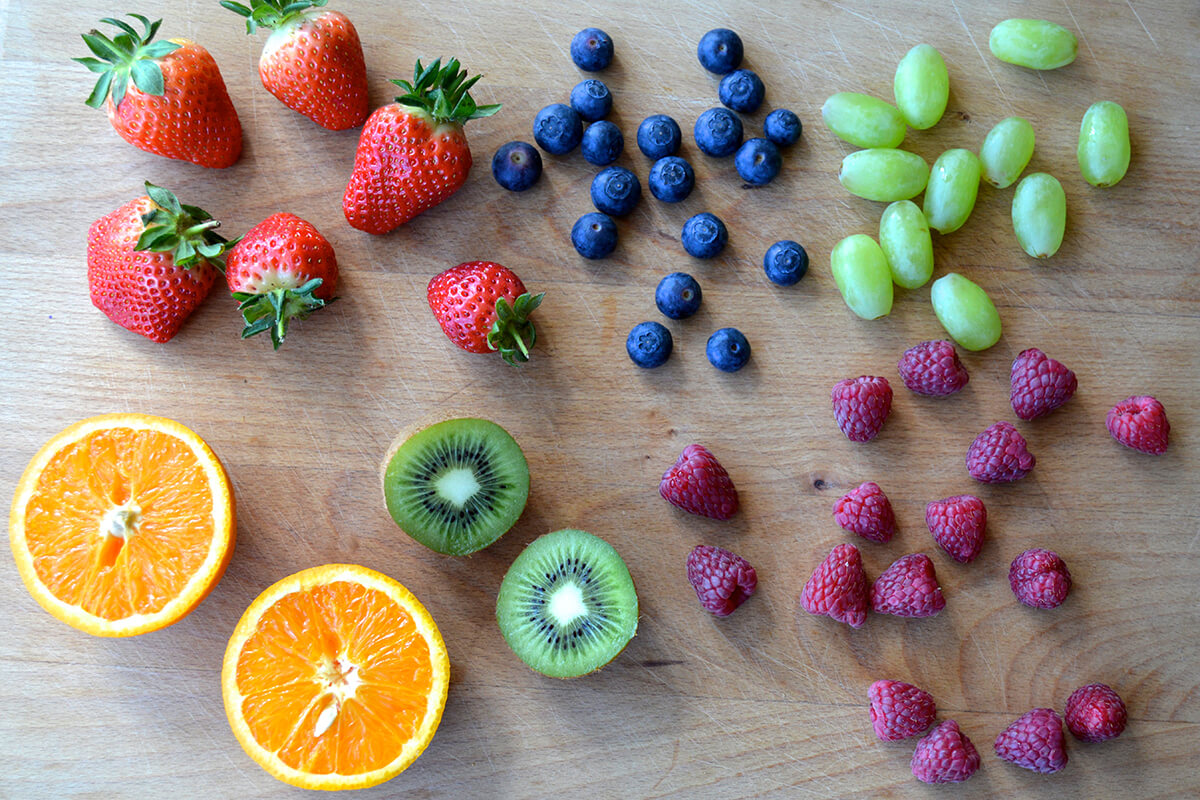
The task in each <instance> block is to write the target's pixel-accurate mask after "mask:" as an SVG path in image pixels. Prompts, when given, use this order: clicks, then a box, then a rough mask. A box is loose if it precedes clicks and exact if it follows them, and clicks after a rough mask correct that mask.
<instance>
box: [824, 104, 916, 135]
mask: <svg viewBox="0 0 1200 800" xmlns="http://www.w3.org/2000/svg"><path fill="white" fill-rule="evenodd" d="M821 117H822V119H824V120H825V125H826V126H827V127H828V128H829V130H831V131H833V132H834V133H835V134H837V135H838V136H839V137H841V138H842V139H845V140H846V141H847V142H849V143H850V144H852V145H854V146H855V147H896V146H897V145H899V144H900V143H901V142H902V141H904V117H902V116H900V109H898V108H896V107H895V106H894V105H892V104H891V103H888V102H887V101H884V100H880V99H879V98H878V97H871V96H870V95H869V94H859V93H858V92H838V93H837V94H835V95H832V96H831V97H830V98H829V99H828V100H826V101H825V105H823V106H821Z"/></svg>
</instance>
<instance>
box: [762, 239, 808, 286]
mask: <svg viewBox="0 0 1200 800" xmlns="http://www.w3.org/2000/svg"><path fill="white" fill-rule="evenodd" d="M763 271H764V272H766V273H767V277H768V278H770V280H771V283H775V284H778V285H780V286H791V285H792V284H794V283H797V282H798V281H799V280H800V279H801V278H803V277H804V273H806V272H808V253H807V252H806V251H805V250H804V248H803V247H801V246H800V245H799V244H797V243H796V242H793V241H792V240H790V239H784V240H782V241H779V242H776V243H775V244H773V245H771V246H770V247H768V248H767V254H766V255H765V256H763Z"/></svg>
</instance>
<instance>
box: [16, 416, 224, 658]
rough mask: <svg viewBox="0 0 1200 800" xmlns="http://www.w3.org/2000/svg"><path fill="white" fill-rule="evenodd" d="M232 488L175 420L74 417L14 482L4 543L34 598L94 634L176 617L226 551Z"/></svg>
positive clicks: (134, 630)
mask: <svg viewBox="0 0 1200 800" xmlns="http://www.w3.org/2000/svg"><path fill="white" fill-rule="evenodd" d="M234 535H235V521H234V501H233V490H232V488H231V486H230V483H229V478H228V476H227V475H226V474H225V470H224V468H223V467H222V466H221V463H220V461H219V460H218V459H217V456H216V455H215V454H214V453H213V451H212V450H211V449H210V448H209V447H208V445H207V444H205V443H204V441H203V440H202V439H201V438H200V437H199V436H197V435H196V434H195V433H194V432H192V431H191V430H189V429H188V428H185V427H184V426H183V425H180V424H179V423H177V422H174V421H172V420H169V419H164V418H162V417H151V416H147V415H144V414H107V415H104V416H99V417H91V418H89V419H85V420H82V421H81V422H77V423H75V424H74V425H72V426H71V427H69V428H67V429H66V430H64V431H62V432H61V433H59V434H58V435H57V436H55V437H54V438H52V439H51V440H50V441H49V442H47V443H46V445H45V446H43V447H42V449H41V450H40V451H39V452H38V454H37V455H36V456H34V458H33V460H32V461H31V462H30V463H29V466H28V467H26V469H25V473H24V475H22V477H21V480H20V482H19V483H18V485H17V491H16V495H15V497H14V498H13V506H12V511H11V513H10V515H9V540H10V543H11V545H12V550H13V557H14V558H15V560H16V562H17V569H18V570H19V571H20V573H21V577H22V578H23V579H24V581H25V585H26V587H27V588H28V589H29V592H30V593H31V594H32V595H33V596H34V598H35V599H36V600H37V601H38V602H39V603H40V604H41V605H42V607H43V608H45V609H46V610H47V611H49V612H50V613H51V614H53V615H54V616H56V617H58V618H59V619H61V620H63V621H64V622H66V623H67V624H69V625H72V626H74V627H76V628H79V629H80V630H83V631H87V632H88V633H92V634H96V635H98V636H132V635H134V634H138V633H146V632H147V631H152V630H157V629H159V628H163V627H165V626H167V625H170V624H171V623H173V622H176V621H177V620H179V619H181V618H182V617H183V616H185V615H186V614H187V613H188V612H189V611H191V610H192V609H193V608H195V607H196V605H197V604H199V602H200V601H201V600H203V599H204V597H205V596H206V595H207V594H208V593H209V592H210V591H211V590H212V588H213V587H214V586H215V585H216V584H217V582H218V581H219V580H220V578H221V575H222V574H223V573H224V571H225V566H226V564H228V562H229V557H230V555H231V554H232V552H233V542H234Z"/></svg>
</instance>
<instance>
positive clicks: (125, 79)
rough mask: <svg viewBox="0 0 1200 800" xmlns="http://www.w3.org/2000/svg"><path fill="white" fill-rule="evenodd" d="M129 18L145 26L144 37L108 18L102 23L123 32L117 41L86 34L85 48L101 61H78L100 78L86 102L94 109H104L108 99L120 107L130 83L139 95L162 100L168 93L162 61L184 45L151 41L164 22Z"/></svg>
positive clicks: (98, 33) (96, 32)
mask: <svg viewBox="0 0 1200 800" xmlns="http://www.w3.org/2000/svg"><path fill="white" fill-rule="evenodd" d="M129 16H131V17H133V18H134V19H135V20H137V21H138V22H140V23H141V24H142V27H143V28H144V31H143V32H142V33H138V32H137V30H135V29H134V27H133V26H132V25H130V24H129V23H128V22H124V21H122V20H119V19H113V18H112V17H105V18H103V19H102V20H100V21H101V22H104V23H107V24H109V25H112V26H114V27H116V28H117V30H118V31H120V33H119V34H118V35H117V36H116V37H114V38H112V39H109V38H108V37H107V36H105V35H104V34H102V33H100V32H99V31H96V30H93V31H89V32H88V33H85V34H83V42H84V44H86V45H87V47H88V49H89V50H91V51H92V53H93V54H94V55H96V56H97V58H96V59H93V58H76V59H74V60H75V61H77V62H78V63H80V64H83V66H85V67H87V68H88V69H89V70H91V71H92V72H95V73H99V75H100V77H99V78H98V79H97V80H96V85H95V86H94V87H93V88H92V92H91V94H90V95H88V98H87V101H86V102H87V104H88V105H89V106H91V107H93V108H101V107H102V106H103V105H104V102H105V101H106V100H108V99H111V100H112V102H113V105H114V106H117V107H119V106H120V105H121V101H122V100H124V99H125V94H126V92H127V91H128V89H129V81H130V79H132V80H133V85H134V86H136V87H137V88H138V90H139V91H141V92H144V93H146V94H151V95H157V96H162V95H163V94H164V93H165V92H166V86H165V85H164V81H163V73H162V67H160V66H159V64H158V59H161V58H162V57H164V56H166V55H167V54H168V53H172V52H174V51H175V50H178V49H179V47H180V45H178V44H175V43H174V42H152V41H151V40H152V39H153V38H154V34H156V33H157V32H158V28H159V26H160V25H161V24H162V20H156V21H155V22H151V21H150V20H148V19H147V18H146V17H143V16H142V15H141V14H130V15H129Z"/></svg>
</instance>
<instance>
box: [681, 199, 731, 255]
mask: <svg viewBox="0 0 1200 800" xmlns="http://www.w3.org/2000/svg"><path fill="white" fill-rule="evenodd" d="M680 238H681V239H682V240H683V249H684V250H687V251H688V255H691V256H695V257H696V258H712V257H713V256H715V255H716V254H717V253H719V252H721V251H722V250H724V249H725V243H726V242H728V241H729V231H727V230H726V229H725V223H724V222H721V220H719V219H717V216H716V215H715V214H709V213H708V212H707V211H705V212H703V213H701V214H697V215H696V216H694V217H692V218H691V219H689V220H688V221H687V222H685V223H683V235H682V236H681V237H680Z"/></svg>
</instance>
